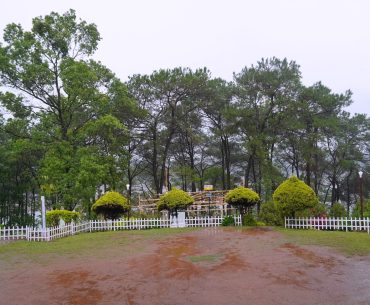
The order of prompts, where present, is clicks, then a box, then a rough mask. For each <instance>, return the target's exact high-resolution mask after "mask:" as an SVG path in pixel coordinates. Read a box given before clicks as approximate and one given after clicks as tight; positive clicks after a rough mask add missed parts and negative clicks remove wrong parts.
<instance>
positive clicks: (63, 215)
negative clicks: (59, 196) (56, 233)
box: [46, 210, 80, 227]
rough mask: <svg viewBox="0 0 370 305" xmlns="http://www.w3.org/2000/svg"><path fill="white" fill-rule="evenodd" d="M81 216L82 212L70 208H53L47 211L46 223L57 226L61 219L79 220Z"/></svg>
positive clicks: (49, 225)
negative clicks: (69, 209)
mask: <svg viewBox="0 0 370 305" xmlns="http://www.w3.org/2000/svg"><path fill="white" fill-rule="evenodd" d="M79 218H80V213H78V212H74V211H68V210H52V211H47V212H46V225H47V226H48V227H55V226H58V225H59V222H60V220H61V219H63V221H64V222H65V223H67V224H68V223H71V222H72V221H77V220H78V219H79Z"/></svg>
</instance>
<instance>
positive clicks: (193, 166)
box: [0, 10, 370, 224]
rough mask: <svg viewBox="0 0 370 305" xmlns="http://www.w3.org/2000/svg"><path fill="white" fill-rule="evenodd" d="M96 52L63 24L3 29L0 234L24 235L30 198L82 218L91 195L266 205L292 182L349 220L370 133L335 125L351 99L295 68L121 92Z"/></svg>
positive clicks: (201, 72) (48, 19) (277, 63)
mask: <svg viewBox="0 0 370 305" xmlns="http://www.w3.org/2000/svg"><path fill="white" fill-rule="evenodd" d="M99 40H100V35H99V32H98V30H97V28H96V26H95V25H94V24H88V23H86V22H84V21H81V20H78V19H77V17H76V15H75V12H74V11H73V10H70V11H69V12H67V13H65V14H63V15H60V14H57V13H51V14H50V15H47V16H45V17H37V18H35V19H34V20H33V23H32V29H31V30H30V31H26V30H24V29H23V28H22V27H21V26H20V25H17V24H10V25H8V26H7V27H6V28H5V30H4V36H3V42H2V43H1V44H0V85H1V88H2V89H1V93H0V103H1V107H2V111H1V113H2V114H1V116H0V142H1V147H0V223H6V224H32V223H34V221H35V219H34V214H35V211H36V210H38V209H39V197H40V195H41V194H43V195H45V196H46V197H47V202H48V208H49V209H50V208H60V207H61V206H63V207H64V208H65V209H68V210H73V209H77V210H80V211H82V212H83V213H84V214H85V215H86V216H87V217H89V215H90V210H91V206H92V204H93V203H94V201H95V198H96V196H97V195H98V194H99V193H101V192H105V191H108V190H112V191H118V192H121V193H123V192H125V191H126V184H128V185H129V186H130V187H129V190H128V193H129V195H130V197H131V196H133V195H134V192H133V191H134V190H135V191H136V192H138V191H140V192H141V194H142V195H143V196H157V194H160V193H163V192H164V191H166V190H168V189H169V188H171V187H179V188H181V189H183V190H185V191H197V190H201V189H203V186H204V184H213V185H214V186H215V188H216V189H231V188H234V187H235V186H236V185H245V186H247V187H249V188H252V189H254V190H255V191H256V192H257V193H258V194H259V196H260V197H261V198H262V200H263V201H267V200H269V199H271V196H272V193H273V191H274V190H275V189H276V188H277V186H278V185H279V184H280V183H281V182H282V181H283V180H284V179H286V178H287V177H289V176H291V175H296V176H297V177H298V178H300V179H303V180H304V181H305V182H306V183H307V184H308V185H310V186H311V187H312V188H313V189H314V191H315V193H316V194H317V195H318V196H319V198H320V200H321V201H322V202H331V203H332V204H334V203H335V202H338V201H340V202H342V203H343V204H345V205H346V208H347V209H348V210H349V209H350V207H351V205H353V204H354V203H355V202H356V201H357V200H358V192H359V190H358V185H359V181H358V174H357V172H358V170H359V169H362V170H363V171H364V172H365V175H364V190H365V194H368V190H369V188H370V181H369V179H368V174H366V173H369V172H370V162H369V153H370V151H369V150H370V146H369V140H370V128H369V127H370V120H369V118H367V117H366V115H364V114H355V115H351V114H349V113H348V112H346V111H345V108H346V107H347V106H348V105H350V104H351V103H352V99H351V92H350V91H347V92H345V93H342V94H337V93H334V92H332V91H331V90H330V88H328V87H326V86H325V85H324V84H322V83H321V82H317V83H316V84H314V85H312V86H310V87H306V86H304V85H303V84H302V76H301V72H300V68H299V66H298V64H297V63H295V62H294V61H288V60H287V59H278V58H269V59H262V60H261V61H259V62H257V63H256V64H255V65H252V66H250V67H245V68H243V69H242V70H241V71H240V72H239V73H235V74H234V78H233V81H232V82H227V81H225V80H223V79H219V78H212V76H211V73H210V71H209V70H208V69H206V68H203V69H198V70H195V71H193V70H191V69H188V68H175V69H163V70H159V71H154V72H153V73H152V74H151V75H134V76H132V77H130V78H129V80H128V81H127V82H126V83H123V82H122V81H120V80H119V79H118V78H117V77H116V76H115V74H114V73H113V72H112V71H110V70H109V69H108V68H107V67H105V66H104V65H103V64H102V63H100V62H97V61H94V60H93V59H92V55H93V54H94V52H95V51H96V50H97V47H98V42H99ZM133 186H134V189H133Z"/></svg>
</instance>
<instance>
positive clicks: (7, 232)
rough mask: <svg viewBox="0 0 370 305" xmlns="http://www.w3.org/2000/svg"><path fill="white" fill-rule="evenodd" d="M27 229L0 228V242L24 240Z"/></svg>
mask: <svg viewBox="0 0 370 305" xmlns="http://www.w3.org/2000/svg"><path fill="white" fill-rule="evenodd" d="M27 230H28V227H11V228H0V240H5V239H7V240H13V239H25V238H26V237H27Z"/></svg>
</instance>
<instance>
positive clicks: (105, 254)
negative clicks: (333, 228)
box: [0, 227, 370, 305]
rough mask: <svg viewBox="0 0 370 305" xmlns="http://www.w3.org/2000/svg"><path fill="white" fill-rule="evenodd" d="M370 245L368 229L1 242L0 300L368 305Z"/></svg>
mask: <svg viewBox="0 0 370 305" xmlns="http://www.w3.org/2000/svg"><path fill="white" fill-rule="evenodd" d="M369 244H370V237H369V235H368V234H364V233H356V232H348V233H346V232H323V231H314V230H311V231H306V230H305V231H303V230H300V231H298V230H285V229H274V228H271V227H248V228H246V227H218V228H195V229H193V228H184V229H152V230H143V231H116V232H97V233H91V234H80V235H76V236H71V237H66V238H63V239H59V240H55V241H52V242H49V243H29V242H26V241H15V242H10V243H7V244H0V281H1V282H2V283H6V285H1V286H0V295H1V296H2V299H1V301H0V304H28V305H33V304H44V303H45V304H86V305H87V304H117V303H119V304H168V305H169V304H180V305H181V304H184V305H185V304H190V303H193V304H204V305H207V304H212V305H217V304H220V305H221V304H227V303H229V304H235V305H239V304H240V305H242V304H246V303H245V300H251V301H253V304H260V305H265V304H276V305H279V304H301V305H305V304H313V303H314V304H316V303H318V302H322V303H323V304H333V305H334V304H342V303H340V302H339V300H341V301H343V302H346V303H343V304H366V303H364V302H366V300H368V299H369V298H370V293H369V291H370V290H369V289H367V288H368V287H367V284H366V283H367V282H366V276H367V273H366V272H365V273H364V272H363V271H364V270H368V269H369V267H370V256H369V255H370V247H369V246H368V245H369ZM323 283H325V285H323ZM166 287H171V289H167V288H166ZM266 287H269V289H268V291H266ZM20 288H21V289H20ZM35 291H37V293H34V292H35ZM205 291H206V292H207V293H206V294H205V293H204V292H205ZM360 291H361V293H359V292H360ZM2 302H3V303H2ZM12 302H13V303H12Z"/></svg>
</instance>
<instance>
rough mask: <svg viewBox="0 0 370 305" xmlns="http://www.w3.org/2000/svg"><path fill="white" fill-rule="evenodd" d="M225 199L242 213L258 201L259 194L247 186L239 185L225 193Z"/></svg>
mask: <svg viewBox="0 0 370 305" xmlns="http://www.w3.org/2000/svg"><path fill="white" fill-rule="evenodd" d="M225 201H226V202H227V203H228V204H230V205H232V206H233V207H235V208H237V209H238V210H239V212H240V214H241V215H244V214H245V212H246V211H247V210H248V209H249V208H251V207H252V206H254V205H255V204H257V203H258V202H259V201H260V196H258V194H257V193H256V192H255V191H253V190H251V189H249V188H246V187H243V186H239V187H237V188H235V189H233V190H231V191H229V192H228V193H227V194H226V196H225Z"/></svg>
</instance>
